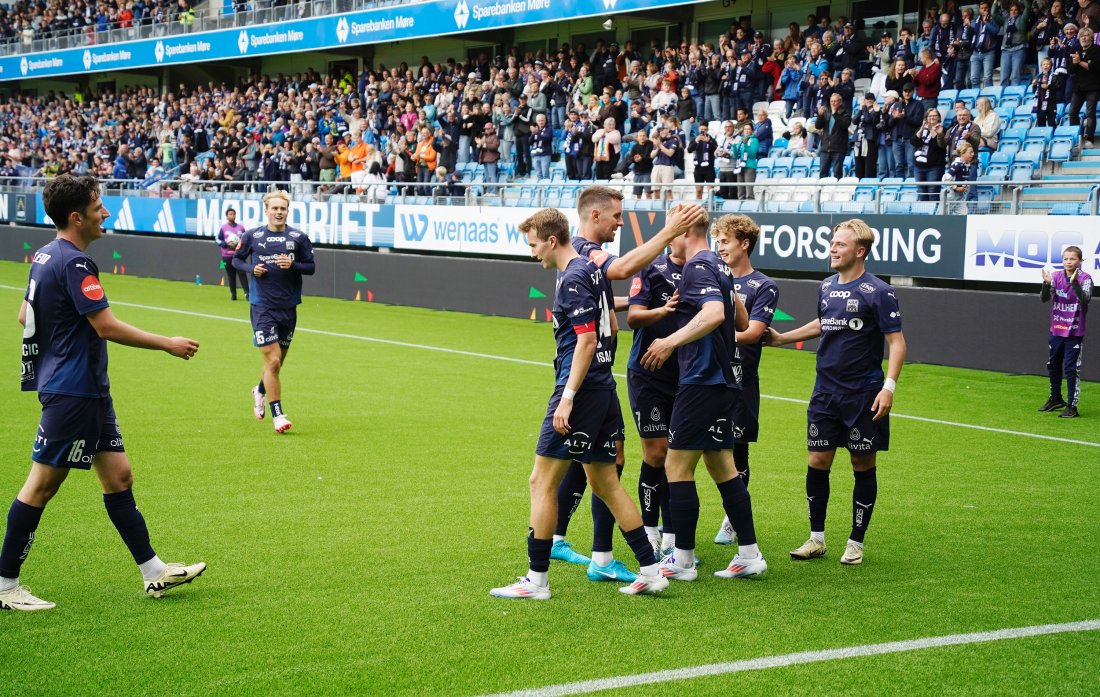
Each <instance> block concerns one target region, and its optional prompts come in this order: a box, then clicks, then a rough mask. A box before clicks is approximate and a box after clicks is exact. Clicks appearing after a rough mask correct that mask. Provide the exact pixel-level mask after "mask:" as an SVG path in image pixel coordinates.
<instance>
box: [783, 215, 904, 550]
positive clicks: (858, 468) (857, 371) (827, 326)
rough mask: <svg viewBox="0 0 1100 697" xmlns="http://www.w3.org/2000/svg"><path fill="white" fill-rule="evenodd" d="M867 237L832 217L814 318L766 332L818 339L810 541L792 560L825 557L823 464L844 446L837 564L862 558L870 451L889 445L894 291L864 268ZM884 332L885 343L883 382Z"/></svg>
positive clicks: (898, 357)
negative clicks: (844, 504)
mask: <svg viewBox="0 0 1100 697" xmlns="http://www.w3.org/2000/svg"><path fill="white" fill-rule="evenodd" d="M874 243H875V233H874V231H873V230H872V229H871V228H870V226H868V225H867V223H865V222H864V221H862V220H860V219H858V218H854V219H852V220H848V221H845V222H842V223H839V224H838V225H837V226H836V227H835V228H833V239H832V242H831V244H830V246H829V258H830V265H831V266H832V268H833V269H834V270H835V271H836V272H837V273H836V274H835V275H833V276H830V277H829V278H827V279H825V281H824V282H823V283H822V284H821V288H820V290H819V291H818V301H819V302H818V306H817V317H818V318H817V319H815V320H813V321H812V322H808V323H807V324H805V325H803V326H801V327H799V328H798V329H794V330H792V331H789V332H786V333H783V334H780V333H778V332H776V331H775V330H774V329H769V330H768V339H767V342H768V345H769V346H782V345H783V344H790V343H794V342H796V341H808V340H810V339H815V338H817V337H821V342H820V343H819V344H818V348H817V382H816V384H815V385H814V392H813V396H811V397H810V405H809V407H808V408H807V410H806V416H807V421H808V426H807V441H806V442H807V448H808V450H809V453H810V454H809V466H808V467H807V469H806V500H807V501H808V503H809V509H810V539H808V540H806V542H805V543H804V544H803V545H802V546H801V547H799V548H797V549H793V550H791V558H792V559H812V558H814V557H823V556H825V551H826V550H825V513H826V511H827V509H828V505H829V470H830V469H831V468H832V465H833V459H834V458H835V457H836V449H837V448H838V447H845V448H847V449H848V454H849V456H850V457H851V460H852V470H853V472H854V474H855V480H856V481H855V490H854V491H853V492H852V532H851V535H850V536H849V537H848V544H847V546H846V547H845V549H844V556H842V557H841V558H840V563H841V564H862V563H863V540H864V536H865V535H866V533H867V526H868V524H869V523H870V522H871V513H872V508H873V507H874V505H875V501H876V498H877V497H878V480H877V476H876V473H875V461H876V455H877V454H878V453H879V452H885V451H886V450H888V449H889V447H890V409H891V407H893V404H894V390H895V389H896V388H897V380H898V376H899V375H901V366H902V364H903V363H904V362H905V337H904V336H903V335H902V333H901V312H900V311H899V310H898V301H897V298H896V297H895V296H894V290H893V288H891V287H890V286H889V285H887V284H886V283H883V282H882V281H881V280H879V279H878V278H876V277H875V276H873V275H871V274H869V273H867V271H866V269H865V263H866V260H867V255H868V254H870V253H871V247H872V246H873V245H874ZM884 338H885V341H886V343H887V344H888V345H889V346H890V361H889V364H888V367H887V370H886V378H885V380H884V379H883V373H882V353H883V339H884Z"/></svg>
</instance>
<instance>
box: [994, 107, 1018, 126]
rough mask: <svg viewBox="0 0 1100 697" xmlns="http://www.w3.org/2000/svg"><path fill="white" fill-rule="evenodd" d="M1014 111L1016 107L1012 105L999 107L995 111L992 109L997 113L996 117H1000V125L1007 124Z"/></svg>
mask: <svg viewBox="0 0 1100 697" xmlns="http://www.w3.org/2000/svg"><path fill="white" fill-rule="evenodd" d="M1015 110H1016V105H1015V104H1013V105H1012V106H1005V105H1002V106H999V107H997V108H996V109H994V110H993V111H995V112H996V113H997V116H1000V117H1001V123H1002V124H1005V123H1008V122H1009V121H1011V120H1012V114H1013V113H1015Z"/></svg>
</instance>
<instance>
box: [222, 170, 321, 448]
mask: <svg viewBox="0 0 1100 697" xmlns="http://www.w3.org/2000/svg"><path fill="white" fill-rule="evenodd" d="M264 213H265V214H266V215H267V225H264V226H263V227H258V228H256V229H255V230H249V231H248V232H247V233H245V235H244V237H242V238H241V243H240V246H238V247H237V252H236V253H235V254H234V255H233V266H234V267H235V268H237V269H240V270H241V271H244V272H245V273H247V274H249V275H250V276H251V278H252V280H251V281H250V282H249V286H250V287H249V292H248V302H249V304H250V309H251V313H252V342H253V343H254V344H255V345H256V346H257V347H259V349H260V354H261V355H262V356H263V361H264V368H263V374H262V375H261V377H260V383H259V384H258V385H256V386H255V387H253V388H252V413H253V414H254V415H255V416H256V418H257V419H260V420H263V418H264V414H265V412H266V409H265V408H264V400H265V398H266V400H267V403H268V406H270V407H271V422H272V425H274V426H275V432H276V433H285V432H286V431H289V430H290V428H291V426H292V425H293V424H291V422H290V419H289V418H288V417H287V415H286V414H285V413H284V412H283V402H282V399H283V386H282V380H281V379H280V377H279V373H280V371H281V370H282V367H283V364H284V363H285V362H286V354H287V352H288V351H290V342H291V341H292V340H293V339H294V327H295V325H297V323H298V305H300V304H301V303H302V276H311V275H313V272H314V271H315V270H316V266H315V264H314V262H313V244H312V243H311V242H310V241H309V237H307V236H306V234H305V233H304V232H302V231H301V230H299V229H297V228H293V227H290V226H289V225H287V224H286V219H287V216H288V215H289V213H290V196H289V194H287V193H286V192H285V191H272V192H270V193H268V194H265V195H264Z"/></svg>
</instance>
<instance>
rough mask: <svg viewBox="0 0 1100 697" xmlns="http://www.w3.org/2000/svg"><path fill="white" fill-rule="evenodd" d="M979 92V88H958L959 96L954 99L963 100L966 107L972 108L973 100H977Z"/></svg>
mask: <svg viewBox="0 0 1100 697" xmlns="http://www.w3.org/2000/svg"><path fill="white" fill-rule="evenodd" d="M979 92H980V90H978V89H977V88H973V87H972V88H970V89H965V90H960V91H959V96H958V97H957V98H956V99H961V100H963V101H964V102H966V107H967V108H968V109H973V108H974V102H976V101H978V93H979Z"/></svg>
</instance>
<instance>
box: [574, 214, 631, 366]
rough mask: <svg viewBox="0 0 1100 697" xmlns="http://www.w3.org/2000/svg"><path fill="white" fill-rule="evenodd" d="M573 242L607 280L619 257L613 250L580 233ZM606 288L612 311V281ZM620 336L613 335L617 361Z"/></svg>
mask: <svg viewBox="0 0 1100 697" xmlns="http://www.w3.org/2000/svg"><path fill="white" fill-rule="evenodd" d="M569 241H570V242H572V243H573V249H575V250H577V254H580V255H581V257H583V258H585V259H587V260H588V261H590V262H592V263H593V264H594V265H595V266H596V268H597V269H599V270H600V272H601V273H602V274H603V278H604V280H605V281H607V269H608V268H610V267H611V262H613V261H615V260H616V259H618V258H619V257H617V256H615V255H614V254H612V253H611V252H608V251H607V250H605V249H604V248H603V247H601V246H600V245H598V244H596V243H595V242H592V241H591V240H586V239H585V238H583V237H581V236H580V235H575V236H573V237H572V238H570V240H569ZM605 285H606V290H605V291H604V296H605V300H604V302H606V303H607V306H608V307H609V308H611V310H612V312H614V310H615V290H614V289H613V288H612V287H611V282H610V281H607V282H606V284H605ZM618 343H619V337H618V335H617V334H612V336H611V362H612V364H614V362H615V350H616V349H617V348H618Z"/></svg>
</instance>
